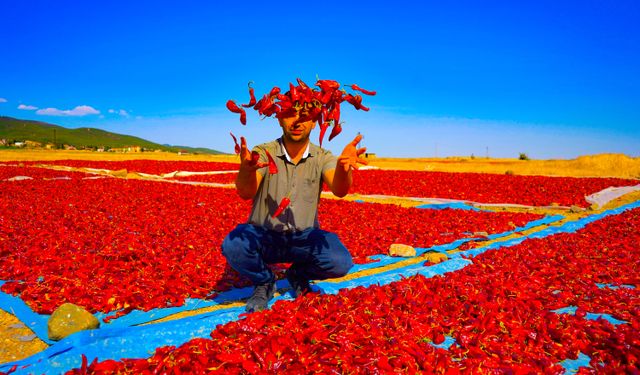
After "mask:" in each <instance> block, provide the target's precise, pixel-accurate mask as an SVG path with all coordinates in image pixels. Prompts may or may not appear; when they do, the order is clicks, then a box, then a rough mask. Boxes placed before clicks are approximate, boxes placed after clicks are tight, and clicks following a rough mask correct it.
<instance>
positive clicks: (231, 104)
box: [227, 100, 247, 125]
mask: <svg viewBox="0 0 640 375" xmlns="http://www.w3.org/2000/svg"><path fill="white" fill-rule="evenodd" d="M227 109H229V110H230V111H231V112H233V113H239V114H240V122H241V123H242V125H247V112H246V111H245V110H244V108H241V107H238V105H237V104H236V102H234V101H233V100H229V101H227Z"/></svg>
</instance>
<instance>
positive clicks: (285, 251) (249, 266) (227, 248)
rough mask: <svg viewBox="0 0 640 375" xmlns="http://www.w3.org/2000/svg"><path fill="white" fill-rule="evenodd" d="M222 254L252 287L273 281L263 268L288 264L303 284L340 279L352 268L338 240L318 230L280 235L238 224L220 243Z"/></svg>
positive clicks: (345, 251) (348, 256)
mask: <svg viewBox="0 0 640 375" xmlns="http://www.w3.org/2000/svg"><path fill="white" fill-rule="evenodd" d="M222 254H223V255H224V256H225V258H227V262H228V263H229V265H230V266H231V267H232V268H233V269H234V270H236V271H238V273H240V274H241V275H243V276H245V277H247V278H249V280H251V281H252V282H253V284H254V285H258V284H264V283H268V282H273V281H275V276H274V274H273V272H272V271H271V270H270V269H269V267H267V264H271V263H292V265H291V267H294V268H295V272H296V274H297V275H298V276H300V277H304V278H306V279H307V280H324V279H330V278H334V277H341V276H344V275H346V274H347V272H349V269H351V267H352V266H353V261H352V259H351V254H349V250H347V248H346V247H344V245H343V244H342V243H341V242H340V240H339V239H338V236H337V235H335V234H334V233H331V232H327V231H324V230H321V229H318V228H308V229H305V230H303V231H301V232H292V233H287V232H285V233H281V232H275V231H270V230H267V229H264V228H262V227H258V226H255V225H251V224H240V225H238V226H237V227H236V228H235V229H234V230H232V231H231V232H230V233H229V234H228V235H227V237H226V238H225V239H224V241H223V242H222Z"/></svg>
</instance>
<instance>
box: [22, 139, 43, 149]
mask: <svg viewBox="0 0 640 375" xmlns="http://www.w3.org/2000/svg"><path fill="white" fill-rule="evenodd" d="M24 144H25V146H27V147H32V148H40V147H42V143H40V142H35V141H24Z"/></svg>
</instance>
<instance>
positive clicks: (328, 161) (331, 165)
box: [322, 150, 338, 174]
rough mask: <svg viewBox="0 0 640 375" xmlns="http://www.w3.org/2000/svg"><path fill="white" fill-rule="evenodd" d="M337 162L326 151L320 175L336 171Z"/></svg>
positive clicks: (335, 157)
mask: <svg viewBox="0 0 640 375" xmlns="http://www.w3.org/2000/svg"><path fill="white" fill-rule="evenodd" d="M337 162H338V157H337V156H335V155H333V154H332V153H331V151H329V150H327V151H326V152H325V154H324V155H323V161H322V173H323V174H324V173H325V172H327V171H330V170H332V169H336V163H337Z"/></svg>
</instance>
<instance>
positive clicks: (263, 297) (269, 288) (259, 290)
mask: <svg viewBox="0 0 640 375" xmlns="http://www.w3.org/2000/svg"><path fill="white" fill-rule="evenodd" d="M275 292H276V283H274V282H271V283H266V284H260V285H256V286H255V287H254V288H253V294H252V295H251V297H249V299H248V300H247V306H246V307H245V311H246V312H248V313H252V312H256V311H262V310H264V309H266V308H267V305H268V304H269V301H270V300H271V298H273V295H274V293H275Z"/></svg>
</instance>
